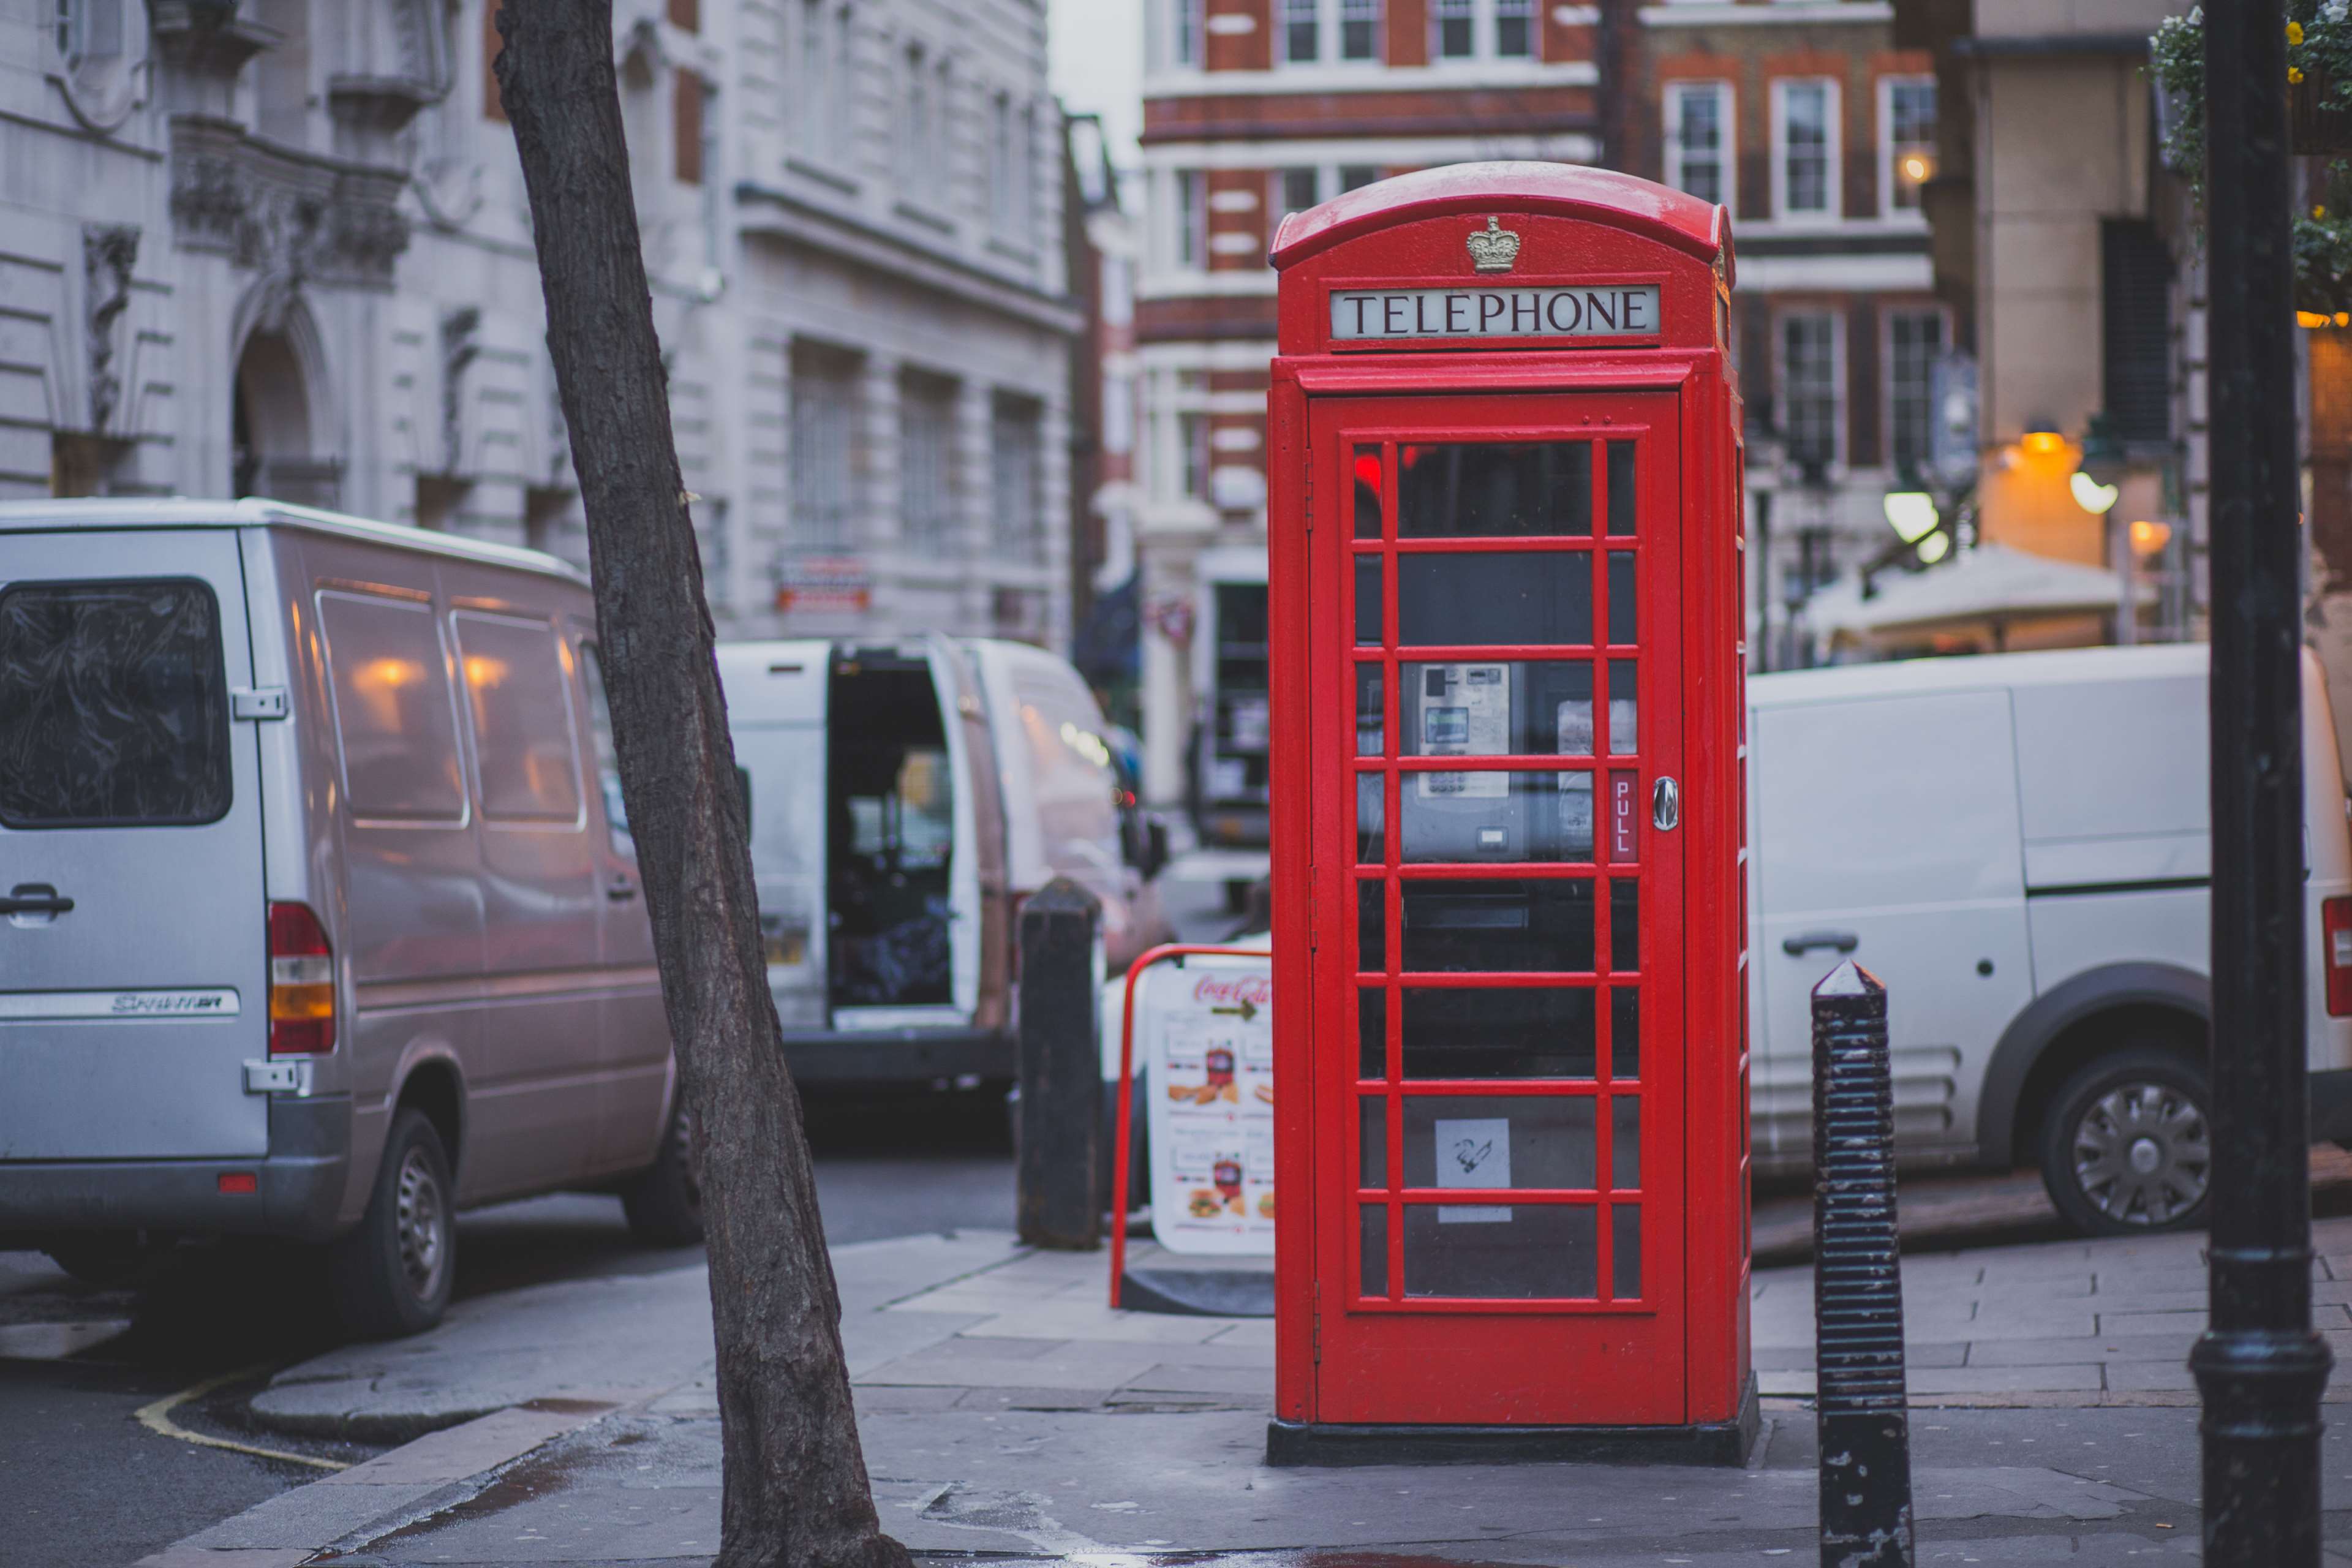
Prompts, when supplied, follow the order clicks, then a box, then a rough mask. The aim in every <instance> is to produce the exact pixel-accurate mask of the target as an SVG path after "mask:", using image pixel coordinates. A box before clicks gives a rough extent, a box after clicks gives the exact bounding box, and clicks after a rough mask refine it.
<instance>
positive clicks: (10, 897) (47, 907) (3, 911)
mask: <svg viewBox="0 0 2352 1568" xmlns="http://www.w3.org/2000/svg"><path fill="white" fill-rule="evenodd" d="M73 907H74V901H73V900H71V899H68V898H67V897H66V896H65V895H64V894H62V893H60V892H58V890H57V889H55V888H52V887H50V886H49V885H48V884H47V882H19V883H17V884H16V886H15V887H13V888H11V889H8V894H7V897H5V898H0V915H62V914H70V913H72V912H73Z"/></svg>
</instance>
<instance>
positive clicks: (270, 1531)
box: [137, 1399, 621, 1568]
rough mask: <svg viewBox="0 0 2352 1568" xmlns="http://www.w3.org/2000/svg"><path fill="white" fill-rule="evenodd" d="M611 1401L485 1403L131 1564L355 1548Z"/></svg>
mask: <svg viewBox="0 0 2352 1568" xmlns="http://www.w3.org/2000/svg"><path fill="white" fill-rule="evenodd" d="M619 1408H621V1406H620V1405H615V1404H610V1403H606V1402H604V1401H601V1400H585V1399H534V1400H531V1401H530V1402H529V1403H527V1404H523V1405H513V1406H510V1407H509V1408H507V1409H503V1410H498V1411H493V1412H491V1413H490V1414H488V1415H479V1416H477V1417H475V1418H474V1419H472V1420H470V1421H467V1422H466V1423H465V1424H464V1425H463V1426H450V1427H446V1428H444V1429H443V1430H441V1431H437V1432H433V1433H429V1434H427V1435H425V1436H421V1437H418V1438H416V1439H415V1440H414V1441H412V1442H409V1443H407V1444H405V1445H404V1446H403V1447H398V1448H394V1450H393V1451H392V1452H390V1453H388V1454H379V1455H378V1456H376V1458H373V1459H370V1460H368V1461H367V1462H366V1463H365V1464H362V1465H354V1466H352V1468H350V1469H348V1470H343V1471H341V1472H340V1473H338V1474H335V1475H331V1476H326V1477H322V1478H321V1479H318V1480H315V1481H312V1482H310V1484H309V1485H307V1486H299V1487H296V1488H294V1489H292V1490H290V1491H284V1492H280V1493H278V1495H277V1496H276V1497H274V1498H270V1499H268V1500H265V1501H263V1502H259V1503H257V1504H255V1505H254V1506H253V1507H252V1508H249V1509H247V1510H245V1511H244V1512H243V1513H240V1514H238V1515H236V1517H235V1518H233V1519H227V1520H223V1521H221V1522H220V1523H218V1524H215V1525H213V1526H211V1527H210V1528H208V1529H205V1530H202V1531H197V1532H196V1533H195V1534H194V1535H191V1536H188V1537H185V1538H184V1539H183V1540H180V1541H177V1542H173V1544H171V1545H169V1546H167V1547H165V1548H163V1551H161V1552H154V1553H152V1555H149V1556H147V1557H143V1558H141V1559H140V1561H139V1563H138V1564H137V1568H297V1565H298V1564H300V1563H308V1562H310V1561H311V1560H312V1559H313V1558H315V1557H316V1556H318V1554H319V1553H320V1552H331V1551H351V1550H355V1549H357V1548H359V1547H362V1546H364V1545H365V1544H366V1543H367V1542H371V1541H374V1540H376V1539H378V1538H380V1537H382V1536H383V1535H386V1534H389V1533H390V1532H392V1531H395V1530H398V1529H400V1528H401V1527H402V1526H403V1525H406V1524H413V1523H415V1521H418V1520H421V1519H425V1518H429V1517H430V1516H432V1515H434V1514H436V1513H439V1512H442V1511H443V1510H446V1509H450V1508H454V1507H456V1506H457V1504H459V1503H462V1502H464V1501H466V1500H468V1499H470V1498H472V1497H475V1496H477V1495H478V1494H479V1493H480V1492H481V1491H482V1489H484V1488H486V1487H488V1485H489V1484H490V1483H491V1482H492V1481H494V1480H495V1479H497V1478H498V1474H499V1472H500V1471H502V1470H504V1469H505V1468H507V1467H509V1466H510V1465H512V1464H514V1463H515V1462H516V1461H517V1460H519V1459H520V1458H524V1457H525V1456H527V1455H529V1454H530V1453H531V1452H533V1451H534V1450H536V1449H538V1448H541V1447H544V1446H546V1445H547V1444H549V1443H551V1442H553V1441H554V1440H555V1439H556V1438H558V1437H562V1436H566V1435H568V1434H570V1433H572V1432H576V1431H578V1430H580V1429H581V1428H582V1427H583V1426H591V1425H593V1424H594V1423H596V1422H598V1421H601V1420H603V1419H604V1417H605V1416H607V1415H611V1414H612V1413H613V1412H614V1410H616V1409H619Z"/></svg>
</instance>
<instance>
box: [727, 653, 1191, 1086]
mask: <svg viewBox="0 0 2352 1568" xmlns="http://www.w3.org/2000/svg"><path fill="white" fill-rule="evenodd" d="M719 679H720V680H721V681H722V682H723V683H724V685H725V687H726V690H727V711H728V724H729V728H730V731H732V733H733V736H734V741H735V761H736V765H737V766H738V767H740V769H741V770H742V771H743V773H744V775H745V779H746V784H747V788H748V791H749V797H750V801H751V867H752V871H753V873H754V875H755V876H756V878H757V879H758V883H759V893H760V921H761V927H762V930H763V932H764V935H765V937H766V941H767V952H768V984H769V989H770V991H771V992H772V994H773V995H774V997H775V1001H776V1012H777V1016H779V1017H780V1018H781V1019H782V1023H783V1028H784V1050H785V1056H786V1058H787V1059H788V1061H789V1062H790V1063H791V1066H792V1069H793V1075H794V1076H795V1077H796V1078H798V1079H802V1080H803V1081H810V1082H814V1081H824V1080H828V1079H830V1080H836V1081H859V1082H888V1081H899V1082H929V1081H934V1080H939V1079H950V1080H953V1079H967V1080H969V1079H997V1080H1004V1079H1011V1078H1012V1077H1013V1071H1014V1042H1013V1030H1012V1024H1013V1015H1012V993H1013V967H1014V954H1013V939H1014V934H1015V933H1014V930H1013V921H1014V919H1015V916H1016V914H1017V911H1018V910H1019V907H1020V903H1021V900H1024V899H1025V898H1027V897H1028V896H1029V895H1030V894H1032V893H1034V892H1035V891H1036V890H1037V889H1040V888H1042V887H1044V886H1045V884H1046V883H1047V882H1049V881H1051V880H1052V879H1054V878H1055V877H1068V878H1070V879H1073V880H1075V881H1076V882H1078V883H1079V884H1080V885H1081V886H1083V887H1085V888H1087V889H1088V890H1089V891H1091V892H1093V893H1094V895H1095V896H1096V897H1097V899H1099V900H1101V902H1102V910H1103V937H1104V947H1105V951H1106V956H1107V958H1108V962H1109V963H1112V964H1114V965H1120V966H1124V964H1125V963H1127V962H1128V960H1129V959H1130V958H1132V957H1133V956H1134V955H1135V954H1136V953H1139V952H1142V951H1143V949H1144V948H1146V947H1148V946H1150V944H1151V943H1153V942H1158V941H1161V940H1165V937H1166V934H1167V928H1166V924H1165V922H1164V921H1163V920H1162V919H1161V916H1160V908H1159V902H1158V896H1157V893H1156V892H1155V891H1154V890H1153V889H1151V887H1150V873H1151V872H1152V871H1153V870H1155V869H1157V867H1156V865H1154V864H1153V860H1154V858H1155V857H1154V855H1153V854H1152V853H1151V852H1149V851H1143V850H1139V847H1138V846H1137V845H1136V844H1135V843H1134V842H1133V837H1132V836H1131V835H1129V834H1127V833H1125V832H1123V830H1122V821H1121V816H1120V788H1119V784H1118V775H1117V773H1116V771H1115V770H1114V768H1113V766H1112V759H1111V753H1110V748H1109V746H1108V743H1107V742H1106V741H1105V739H1104V736H1105V734H1106V733H1107V731H1108V726H1107V724H1106V722H1105V721H1104V719H1103V716H1102V712H1101V710H1100V709H1099V708H1098V707H1097V705H1096V703H1095V700H1094V694H1093V693H1092V692H1090V691H1089V690H1087V686H1086V682H1085V681H1084V680H1083V679H1080V678H1079V676H1078V673H1077V671H1076V670H1075V669H1073V668H1071V667H1070V665H1069V664H1068V663H1067V662H1066V661H1065V660H1063V659H1060V658H1055V656H1054V655H1052V654H1049V653H1046V652H1044V651H1043V650H1041V649H1038V648H1034V647H1028V646H1026V645H1024V644H1021V643H1011V642H996V641H986V640H973V641H960V640H953V639H950V638H947V637H929V638H922V639H915V640H910V641H903V642H896V643H882V644H861V643H851V642H833V641H822V640H803V641H787V642H744V643H725V644H721V645H720V647H719Z"/></svg>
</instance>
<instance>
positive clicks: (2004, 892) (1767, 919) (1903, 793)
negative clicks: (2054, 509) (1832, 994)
mask: <svg viewBox="0 0 2352 1568" xmlns="http://www.w3.org/2000/svg"><path fill="white" fill-rule="evenodd" d="M1755 742H1756V748H1757V759H1758V761H1757V773H1756V794H1757V803H1756V811H1757V829H1758V831H1757V833H1756V836H1755V838H1754V839H1753V843H1754V844H1755V846H1756V853H1757V855H1758V857H1759V868H1760V892H1761V895H1762V898H1761V902H1760V905H1759V917H1758V927H1759V929H1758V931H1757V932H1756V936H1757V939H1758V940H1757V942H1756V946H1755V950H1754V951H1755V964H1756V969H1757V972H1758V973H1759V977H1760V978H1761V980H1762V982H1763V1014H1764V1031H1763V1032H1764V1047H1763V1052H1762V1058H1761V1060H1760V1061H1759V1062H1758V1063H1757V1064H1756V1065H1755V1074H1756V1088H1757V1095H1756V1123H1755V1125H1756V1137H1757V1141H1758V1142H1759V1144H1760V1145H1761V1147H1760V1148H1759V1154H1761V1155H1764V1156H1766V1157H1769V1156H1772V1155H1782V1156H1790V1155H1794V1154H1796V1153H1797V1152H1800V1151H1801V1150H1803V1149H1805V1148H1807V1147H1809V1144H1808V1143H1807V1142H1806V1141H1807V1140H1808V1139H1809V1138H1810V1136H1811V1133H1810V1127H1811V1104H1812V1099H1811V1062H1812V1033H1811V1028H1812V1026H1811V995H1812V988H1813V986H1814V985H1815V984H1818V983H1819V982H1820V980H1821V979H1822V976H1823V975H1825V974H1827V973H1829V972H1830V971H1831V970H1832V969H1834V968H1836V967H1837V965H1838V964H1839V963H1841V962H1842V961H1843V960H1844V959H1847V958H1852V959H1853V961H1854V962H1855V963H1860V964H1861V965H1862V966H1863V967H1864V968H1865V969H1868V970H1869V971H1870V972H1871V973H1874V974H1875V975H1877V976H1878V978H1879V979H1880V980H1882V981H1884V982H1885V984H1886V991H1887V1018H1888V1028H1889V1038H1890V1044H1891V1047H1892V1058H1893V1067H1894V1072H1895V1136H1896V1139H1897V1142H1899V1143H1900V1144H1902V1145H1903V1146H1904V1147H1905V1149H1906V1151H1907V1152H1924V1151H1927V1150H1935V1149H1950V1148H1955V1147H1967V1148H1973V1147H1974V1145H1975V1139H1976V1109H1977V1108H1976V1098H1977V1086H1978V1084H1979V1082H1980V1081H1981V1080H1982V1079H1983V1076H1984V1069H1985V1063H1986V1061H1987V1059H1988V1058H1990V1055H1991V1052H1992V1048H1993V1047H1994V1046H1995V1045H1996V1044H1997V1043H1999V1041H2000V1033H2001V1031H2002V1029H2004V1028H2005V1027H2007V1026H2008V1024H2009V1022H2010V1020H2011V1018H2013V1017H2015V1016H2017V1013H2018V1011H2019V1010H2020V1009H2021V1008H2022V1007H2023V1006H2024V1005H2025V1004H2026V1003H2027V1002H2028V1001H2030V1000H2031V999H2032V995H2033V975H2032V962H2031V957H2030V952H2029V949H2028V943H2027V934H2026V922H2025V883H2024V868H2023V863H2022V851H2021V841H2020V837H2019V824H2018V804H2017V766H2016V757H2015V746H2014V743H2013V742H2012V739H2011V725H2010V703H2009V694H2008V693H2007V692H2006V691H1960V692H1950V693H1939V694H1931V695H1919V696H1905V697H1901V698H1894V699H1887V700H1874V701H1861V702H1826V703H1821V704H1816V705H1806V706H1790V707H1785V708H1765V709H1763V710H1760V711H1759V713H1758V715H1757V723H1756V734H1755Z"/></svg>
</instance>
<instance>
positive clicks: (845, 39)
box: [824, 5, 857, 163]
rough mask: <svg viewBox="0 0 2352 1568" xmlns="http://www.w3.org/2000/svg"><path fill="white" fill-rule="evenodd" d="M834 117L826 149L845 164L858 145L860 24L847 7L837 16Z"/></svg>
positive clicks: (828, 128)
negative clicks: (858, 30)
mask: <svg viewBox="0 0 2352 1568" xmlns="http://www.w3.org/2000/svg"><path fill="white" fill-rule="evenodd" d="M833 69H834V88H833V90H834V94H835V97H834V101H833V113H832V115H831V117H830V118H829V119H827V120H826V121H825V131H824V137H825V148H826V151H828V152H830V153H832V154H833V156H834V157H835V159H837V160H839V161H840V162H842V163H847V162H848V161H849V155H850V153H851V151H852V150H853V149H855V148H856V145H857V140H856V128H857V24H856V14H855V13H854V12H852V11H851V10H850V8H849V7H848V6H846V5H844V6H842V7H841V8H840V9H838V10H836V11H835V12H834V14H833Z"/></svg>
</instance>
